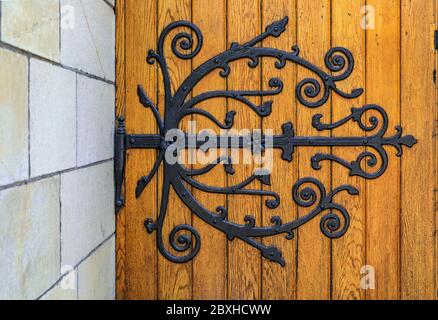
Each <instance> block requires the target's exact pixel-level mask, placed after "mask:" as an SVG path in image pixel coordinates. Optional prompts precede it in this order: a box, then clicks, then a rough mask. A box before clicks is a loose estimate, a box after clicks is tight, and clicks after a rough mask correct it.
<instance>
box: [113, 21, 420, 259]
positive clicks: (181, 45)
mask: <svg viewBox="0 0 438 320" xmlns="http://www.w3.org/2000/svg"><path fill="white" fill-rule="evenodd" d="M287 22H288V17H285V18H283V19H282V20H280V21H277V22H274V23H272V24H271V25H269V26H267V27H266V29H265V32H263V33H262V34H260V35H258V36H257V37H255V38H254V39H252V40H250V41H248V42H246V43H244V44H239V43H232V45H231V47H230V48H229V49H228V50H226V51H224V52H222V53H220V54H218V55H216V56H214V57H212V58H211V59H209V60H207V61H205V62H204V63H202V64H201V65H200V66H199V67H198V68H196V69H195V70H194V71H193V72H192V73H191V74H190V75H189V76H188V77H187V78H186V79H185V80H184V81H183V82H182V84H181V85H180V86H179V87H178V88H177V89H176V90H175V91H174V92H173V93H172V91H171V79H170V74H169V70H168V67H167V62H166V58H165V54H164V45H165V39H166V37H167V36H168V35H169V34H170V32H171V31H172V30H175V29H177V28H185V29H187V30H188V31H181V32H179V33H177V34H176V35H175V36H174V37H173V39H172V41H171V50H172V52H173V54H174V55H175V56H177V57H178V58H180V59H184V60H187V59H192V58H193V57H195V56H196V55H197V54H198V53H199V52H200V50H201V49H202V43H203V37H202V34H201V31H200V30H199V28H198V27H197V26H196V25H194V24H192V23H190V22H188V21H178V22H174V23H171V24H170V25H168V26H167V27H166V28H165V29H164V30H163V32H162V33H161V35H160V38H159V40H158V45H157V50H156V51H154V50H150V51H149V53H148V55H147V62H148V63H150V64H153V63H158V65H159V67H160V69H161V72H162V75H163V82H164V90H165V113H164V116H162V115H161V114H160V113H159V111H158V108H157V106H156V105H154V103H153V102H152V101H151V99H149V98H148V97H147V95H146V93H145V92H144V90H143V88H142V86H141V85H139V86H138V96H139V99H140V102H141V104H142V105H143V106H144V107H145V108H149V109H151V110H152V112H153V114H154V117H155V119H156V122H157V124H158V128H159V134H144V135H128V134H126V132H125V129H124V120H123V119H119V127H118V130H117V134H116V157H115V163H116V170H115V175H116V186H117V187H116V206H117V208H120V207H122V206H123V197H122V188H121V185H122V181H123V174H124V159H125V152H126V150H128V149H137V148H154V149H157V150H158V156H157V159H156V162H155V164H154V166H153V168H152V170H151V172H150V173H149V174H148V175H146V176H144V177H142V178H141V179H140V180H139V181H138V184H137V188H136V196H137V197H139V196H140V195H141V194H142V192H143V191H144V189H145V187H146V185H147V184H148V183H149V182H150V181H151V179H152V177H153V176H154V175H155V174H156V173H157V171H158V169H159V167H161V166H162V167H163V168H164V170H163V172H164V173H163V189H162V197H161V204H160V209H159V214H158V218H157V220H156V221H154V220H152V219H147V220H146V221H145V227H146V230H147V232H149V233H152V232H155V231H156V232H157V246H158V249H159V251H160V252H161V254H162V255H163V256H164V257H166V258H167V259H169V260H171V261H173V262H176V263H184V262H187V261H189V260H191V259H193V258H194V257H195V256H196V255H197V253H198V252H199V250H200V248H201V237H200V235H199V233H198V232H197V230H196V229H195V228H193V227H192V226H190V225H186V224H182V225H178V226H175V227H174V228H173V229H172V230H171V232H170V234H169V238H168V241H169V243H170V247H171V248H172V249H173V250H174V251H175V253H176V254H173V253H172V252H171V251H170V250H168V249H167V248H166V246H165V244H164V242H165V239H163V224H164V219H165V217H166V211H167V206H168V201H169V192H170V191H171V189H173V190H174V191H175V192H176V194H177V195H178V197H179V198H180V199H181V201H182V202H183V203H184V204H185V206H187V207H188V208H189V209H190V210H191V211H192V212H193V214H195V215H196V216H198V217H199V218H200V219H201V220H203V221H204V222H205V223H207V224H209V225H210V226H212V227H213V228H216V229H217V230H220V231H221V232H223V233H224V234H226V236H227V238H228V239H229V240H230V241H231V240H234V239H236V238H238V239H240V240H242V241H244V242H246V243H248V244H249V245H251V246H253V247H255V248H257V249H258V250H260V251H261V253H262V255H263V257H265V258H267V259H269V260H271V261H274V262H278V263H279V264H281V265H282V266H284V265H285V261H284V259H283V257H282V252H281V250H280V249H278V248H277V247H275V246H269V245H267V244H265V242H264V243H262V242H261V241H259V239H260V238H264V237H270V236H274V235H278V234H284V235H285V237H286V238H287V239H293V237H294V231H295V230H296V229H297V228H298V227H300V226H302V225H303V224H305V223H307V222H309V221H310V220H312V219H314V218H315V217H317V216H320V215H321V216H322V217H321V219H320V229H321V232H322V233H323V234H324V235H325V236H327V237H329V238H339V237H341V236H342V235H344V234H345V232H346V231H347V229H348V227H349V223H350V217H349V214H348V212H347V210H346V209H345V207H344V206H342V205H341V204H339V203H337V202H335V200H334V198H335V196H336V195H337V194H338V193H340V192H346V193H348V194H350V195H357V194H359V191H358V190H357V189H356V188H355V187H353V186H351V185H342V186H338V187H336V188H334V189H333V190H331V191H327V190H326V187H325V186H324V185H323V183H321V181H319V180H317V179H314V178H311V177H307V178H302V179H299V180H298V181H297V182H296V183H295V184H294V185H293V187H292V200H293V201H294V202H295V203H296V204H297V205H298V206H299V207H302V208H309V212H308V213H307V214H306V215H304V216H301V217H300V218H298V219H296V220H294V221H291V222H283V221H282V219H281V217H278V216H275V217H272V219H271V223H272V224H271V225H270V226H257V225H256V219H255V218H254V216H251V215H248V216H246V217H245V219H244V221H242V223H238V222H234V221H230V220H229V219H228V210H227V208H226V207H225V205H224V206H219V207H217V209H216V211H215V212H212V211H210V210H208V209H206V208H205V207H204V206H203V204H201V203H200V202H199V201H198V200H197V199H196V197H195V196H194V195H193V193H192V191H191V189H192V188H193V189H196V190H201V191H204V192H209V193H216V194H225V195H254V196H262V197H263V198H264V199H265V202H264V203H265V206H266V207H268V208H270V209H275V208H277V207H278V206H279V204H280V196H279V195H278V194H277V193H275V192H273V191H269V190H256V189H249V188H248V186H249V185H250V184H251V183H252V182H253V181H260V182H261V183H262V184H263V185H270V184H271V177H270V175H269V174H263V175H259V174H257V173H254V174H253V175H251V176H250V177H248V178H247V179H246V180H244V181H242V182H241V183H239V184H236V185H233V186H226V187H215V186H209V185H205V184H203V183H201V182H199V181H198V180H196V176H200V175H203V174H206V173H208V172H209V171H211V170H212V169H213V168H214V167H216V166H217V165H219V164H220V163H222V164H223V167H224V170H225V172H226V174H228V175H232V174H234V169H233V166H232V164H231V161H230V160H231V159H230V158H229V157H227V156H224V157H219V158H218V159H217V160H216V161H214V162H212V163H210V164H209V165H207V166H205V167H204V168H201V169H189V168H186V167H185V166H183V165H181V164H179V163H174V164H169V163H167V162H166V161H165V152H166V150H167V149H168V148H169V147H170V146H171V145H172V143H173V142H172V141H167V140H166V138H165V136H166V133H167V132H168V131H169V130H171V129H177V128H179V124H180V122H181V120H182V119H183V118H184V117H186V116H188V115H192V114H197V115H200V116H203V117H206V118H207V119H210V120H211V121H212V122H213V123H215V124H216V125H217V126H219V127H220V128H222V129H231V128H232V127H233V124H234V117H235V115H236V112H235V111H234V110H232V111H229V112H227V113H226V115H225V119H224V120H223V121H220V120H219V119H217V118H215V117H214V116H213V115H212V114H210V113H209V112H208V111H206V110H203V109H201V108H198V107H197V105H198V104H199V103H200V102H202V101H206V100H210V99H213V98H216V97H225V98H228V99H232V100H236V101H239V102H240V103H242V104H244V105H246V106H247V107H249V109H251V112H255V113H256V114H257V115H258V116H259V117H267V116H269V115H270V114H271V111H272V105H273V102H272V101H265V102H263V103H262V104H261V105H256V104H254V103H253V102H251V101H250V100H249V99H248V97H251V96H259V97H262V96H273V95H278V94H280V93H281V92H282V91H283V82H282V81H281V79H279V78H272V79H270V80H269V82H268V85H269V87H270V89H269V90H264V91H263V90H261V91H247V90H238V91H232V90H217V91H209V92H203V93H201V94H199V95H196V96H193V97H191V96H190V95H191V93H192V90H193V88H194V86H195V85H196V84H198V83H199V82H200V81H201V80H202V79H203V78H204V77H205V76H206V75H208V74H210V73H212V72H214V71H218V72H219V74H220V76H222V77H224V78H226V77H227V76H228V75H229V74H230V72H231V68H230V65H229V64H230V62H232V61H236V60H242V59H249V62H248V67H249V68H255V67H257V66H258V65H259V63H260V59H261V58H272V59H273V60H274V64H275V67H276V68H277V69H282V68H283V67H285V65H286V64H287V63H288V62H291V63H294V64H297V65H300V66H301V67H304V68H306V69H308V70H310V71H311V72H312V73H313V74H314V75H315V76H314V77H313V78H306V79H303V80H301V81H300V82H299V83H298V84H297V85H296V92H295V94H296V97H297V99H298V101H299V102H300V103H301V104H302V105H303V106H305V107H307V108H318V107H320V106H322V105H323V104H325V103H326V102H327V100H328V99H329V97H330V94H331V92H335V93H336V94H338V95H340V96H341V97H344V98H347V99H354V98H357V97H359V96H360V95H361V94H362V93H363V89H354V90H352V91H351V92H349V93H348V92H344V91H342V90H340V89H339V88H337V86H336V84H337V82H340V81H342V80H344V79H346V78H348V77H349V76H350V74H351V73H352V71H353V68H354V58H353V56H352V54H351V52H350V51H349V50H347V49H345V48H342V47H335V48H332V49H330V50H329V51H328V52H327V54H326V56H325V58H324V62H325V66H326V67H327V69H328V71H327V72H325V71H323V70H322V69H320V68H318V67H317V66H315V65H313V64H312V63H310V62H309V61H307V60H305V59H304V58H302V57H301V56H300V50H299V48H298V46H293V47H292V49H291V51H289V52H287V51H283V50H278V49H275V48H267V47H263V45H261V46H255V45H257V44H260V43H261V42H262V41H263V40H264V39H266V38H268V37H279V36H280V35H281V34H282V33H283V32H284V31H285V29H286V25H287ZM371 111H372V114H373V115H369V114H370V112H371ZM323 120H324V119H323V116H322V115H320V114H316V115H314V117H313V123H312V125H313V127H314V128H316V129H317V130H319V131H324V130H333V129H335V128H337V127H340V126H342V125H344V124H345V123H347V122H355V123H356V124H357V125H358V126H359V127H360V128H361V129H362V130H363V131H364V132H368V133H369V134H368V135H367V136H356V137H327V136H324V137H319V136H314V137H300V136H296V135H295V133H294V128H293V125H292V123H286V124H284V125H283V127H282V129H283V134H281V135H275V136H272V137H271V138H272V146H271V147H272V148H278V149H281V150H282V159H283V160H285V161H292V155H293V153H294V149H295V148H297V147H315V146H338V147H352V146H362V147H367V148H366V151H364V152H362V153H360V154H359V155H358V156H357V158H356V160H354V161H352V162H348V161H347V160H345V159H342V158H339V157H337V156H335V155H332V154H323V153H318V154H315V155H314V156H313V157H312V158H311V160H310V164H311V166H312V168H313V169H315V170H319V169H321V166H322V162H323V161H331V162H335V163H338V164H339V165H341V166H344V167H346V168H347V169H348V170H349V175H351V176H360V177H363V178H365V179H375V178H378V177H380V176H381V175H382V174H383V173H384V172H385V170H386V169H387V166H388V155H387V152H386V150H385V148H384V146H392V147H394V148H395V149H396V150H397V156H398V157H401V156H402V154H403V148H402V147H403V146H406V147H412V146H413V145H414V144H415V143H416V140H415V138H414V137H413V136H411V135H406V136H403V133H402V128H401V127H399V126H397V127H396V134H395V135H393V136H386V133H387V130H388V116H387V114H386V112H385V110H384V109H383V108H382V107H380V106H378V105H365V106H363V107H360V108H352V109H351V113H350V115H348V116H346V117H345V118H343V119H341V120H339V121H337V122H334V123H324V121H323ZM222 138H223V137H218V141H217V147H218V148H219V140H220V139H222ZM240 139H241V143H240V145H239V148H250V147H251V146H252V144H253V141H251V139H249V140H248V139H245V137H240ZM260 140H261V146H262V148H266V147H267V145H266V143H265V142H266V140H267V137H266V136H261V139H260ZM199 147H200V145H196V146H194V148H199ZM364 149H365V148H364Z"/></svg>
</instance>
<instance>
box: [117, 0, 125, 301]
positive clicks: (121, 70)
mask: <svg viewBox="0 0 438 320" xmlns="http://www.w3.org/2000/svg"><path fill="white" fill-rule="evenodd" d="M124 112H125V0H120V1H119V2H117V4H116V115H117V117H119V116H123V115H124ZM125 224H126V221H125V210H124V209H122V210H120V212H119V213H118V215H117V216H116V299H117V300H123V299H126V269H125V246H126V241H125V240H126V238H125Z"/></svg>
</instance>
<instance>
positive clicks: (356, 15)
mask: <svg viewBox="0 0 438 320" xmlns="http://www.w3.org/2000/svg"><path fill="white" fill-rule="evenodd" d="M363 5H365V1H349V0H333V1H332V46H333V47H336V46H342V47H345V48H348V49H349V50H351V52H352V54H353V56H354V60H355V65H354V70H353V73H352V74H351V76H350V77H349V78H348V79H345V80H344V81H342V82H341V83H339V87H340V88H341V89H343V91H345V92H349V91H350V90H352V89H353V88H365V31H364V30H363V29H362V28H361V24H360V21H361V18H362V16H361V7H362V6H363ZM364 103H365V94H363V95H362V96H361V97H359V98H357V99H354V100H353V101H352V100H347V99H343V98H342V97H339V96H338V95H336V94H334V95H333V97H332V110H333V111H332V118H333V121H338V120H339V119H342V118H344V117H346V116H348V115H350V114H351V108H352V107H357V108H359V107H361V106H363V105H364ZM332 135H333V136H343V137H348V136H363V135H364V132H363V131H362V130H361V129H360V127H359V126H358V125H357V123H352V122H349V123H346V124H345V125H343V126H341V127H340V128H337V129H335V130H333V132H332ZM363 151H365V148H362V147H352V148H339V147H334V148H333V154H335V155H337V156H339V157H341V158H343V159H348V161H353V160H354V157H356V156H357V155H359V154H360V153H361V152H363ZM343 184H351V185H353V186H354V187H356V188H357V189H359V192H360V194H359V195H358V196H351V195H349V194H348V193H341V194H339V195H338V196H337V197H336V201H337V202H338V203H342V204H344V205H345V208H346V209H347V210H348V213H349V214H350V219H351V220H350V227H349V229H348V231H347V233H346V234H345V235H344V236H343V237H342V238H340V239H334V240H332V297H333V299H335V300H341V299H363V298H364V297H365V292H364V291H363V290H361V288H360V277H361V274H360V270H361V267H362V266H363V265H365V209H366V207H365V197H366V188H365V181H364V179H363V178H360V177H349V175H348V170H347V169H345V168H344V167H341V166H339V165H337V164H333V171H332V188H336V187H338V186H340V185H343Z"/></svg>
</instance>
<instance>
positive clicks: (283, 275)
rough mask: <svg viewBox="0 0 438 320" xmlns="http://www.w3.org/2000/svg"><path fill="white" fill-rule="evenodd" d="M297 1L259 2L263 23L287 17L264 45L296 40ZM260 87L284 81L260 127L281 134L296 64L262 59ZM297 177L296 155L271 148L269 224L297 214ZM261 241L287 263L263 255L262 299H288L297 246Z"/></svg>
mask: <svg viewBox="0 0 438 320" xmlns="http://www.w3.org/2000/svg"><path fill="white" fill-rule="evenodd" d="M295 9H296V3H295V1H288V0H265V1H263V6H262V17H263V23H262V25H263V27H265V26H267V25H269V24H271V23H272V22H274V21H278V20H280V19H283V18H284V17H285V16H288V17H289V23H288V26H287V29H286V31H285V32H284V33H283V34H282V35H281V36H280V37H279V38H273V37H271V38H268V39H266V40H264V41H263V46H264V47H271V48H277V49H282V50H285V51H290V50H291V47H292V45H294V44H295V43H296V28H295V26H296V11H295ZM262 70H263V73H262V84H263V89H264V90H268V89H269V86H268V82H269V79H271V78H273V77H278V78H280V79H281V80H282V81H283V83H284V89H283V92H282V93H281V94H280V95H279V96H274V97H267V98H265V99H264V100H270V101H273V108H272V109H273V110H272V114H271V115H270V116H269V117H267V118H265V119H263V130H264V131H265V132H266V130H272V132H274V134H281V133H282V132H281V126H282V125H283V124H284V123H287V122H292V123H294V124H295V123H296V115H297V103H296V101H295V91H294V85H295V84H296V72H297V67H296V65H294V64H291V63H290V64H289V65H288V66H287V67H285V68H284V69H281V70H278V69H277V68H275V66H274V61H273V60H272V59H267V58H265V59H263V63H262ZM297 177H298V157H296V156H295V157H294V159H293V161H292V162H291V163H288V162H286V161H283V160H282V159H281V150H274V152H273V167H272V173H271V187H270V189H271V190H272V191H274V192H277V193H278V195H279V196H280V198H281V202H280V206H279V207H278V208H276V209H274V210H271V209H268V208H266V207H265V206H262V223H263V225H264V226H269V225H272V222H271V218H272V217H273V216H280V217H281V219H282V220H283V221H284V222H285V223H286V222H289V221H292V220H295V219H296V218H297V206H296V205H295V204H294V203H293V202H292V200H291V190H292V186H293V184H294V182H295V181H296V180H297ZM264 242H266V243H269V244H270V245H275V246H276V247H278V248H279V249H280V250H281V251H282V252H283V258H284V260H285V261H286V266H285V267H282V266H280V265H279V264H277V263H273V262H271V261H268V260H266V259H263V260H262V262H263V269H262V288H263V290H262V299H267V300H271V299H283V300H290V299H294V298H295V297H296V250H297V242H296V240H295V239H293V240H287V239H286V238H285V236H284V234H282V235H279V236H276V237H274V238H270V239H266V240H264Z"/></svg>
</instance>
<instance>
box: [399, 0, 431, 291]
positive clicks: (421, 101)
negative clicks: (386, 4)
mask: <svg viewBox="0 0 438 320" xmlns="http://www.w3.org/2000/svg"><path fill="white" fill-rule="evenodd" d="M401 9H402V11H401V20H402V32H401V75H402V77H401V121H402V126H403V128H404V130H405V132H406V133H409V134H413V135H414V136H415V137H416V138H417V139H418V143H417V145H415V147H414V148H413V149H411V150H409V152H406V153H405V154H404V155H403V158H402V160H401V168H402V175H401V205H402V211H401V235H402V239H401V240H402V242H401V273H400V275H401V298H402V299H436V287H435V283H436V282H435V275H436V268H437V265H436V259H435V257H434V256H433V250H432V248H433V247H434V245H435V240H434V237H436V226H435V222H436V221H435V204H434V199H435V198H434V188H435V187H436V175H437V173H436V166H435V165H436V149H435V142H434V140H433V132H434V130H435V129H436V123H435V121H436V101H435V84H434V81H433V72H434V69H435V50H434V46H433V34H434V30H435V28H436V25H435V11H434V2H433V1H423V0H402V6H401ZM434 115H435V117H434Z"/></svg>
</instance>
